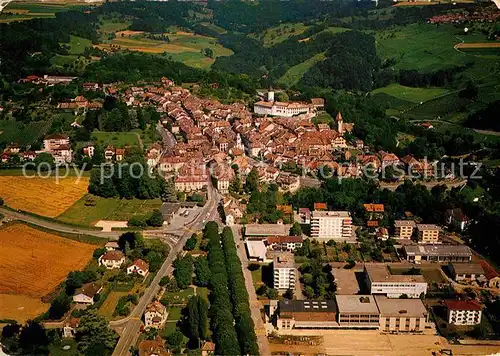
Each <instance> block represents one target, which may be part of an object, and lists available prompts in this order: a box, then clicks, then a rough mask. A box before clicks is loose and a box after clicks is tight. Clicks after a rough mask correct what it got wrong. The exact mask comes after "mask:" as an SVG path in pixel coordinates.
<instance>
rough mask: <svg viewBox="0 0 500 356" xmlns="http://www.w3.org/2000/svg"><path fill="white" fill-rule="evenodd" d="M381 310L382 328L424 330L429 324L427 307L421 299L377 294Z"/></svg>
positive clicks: (388, 329)
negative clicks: (392, 297) (390, 297)
mask: <svg viewBox="0 0 500 356" xmlns="http://www.w3.org/2000/svg"><path fill="white" fill-rule="evenodd" d="M375 301H376V302H377V306H378V310H379V311H380V330H381V331H386V332H422V331H424V329H425V327H426V326H427V325H428V315H429V313H428V312H427V309H425V306H424V304H423V303H422V301H421V300H420V299H389V298H387V297H385V296H381V295H377V296H375Z"/></svg>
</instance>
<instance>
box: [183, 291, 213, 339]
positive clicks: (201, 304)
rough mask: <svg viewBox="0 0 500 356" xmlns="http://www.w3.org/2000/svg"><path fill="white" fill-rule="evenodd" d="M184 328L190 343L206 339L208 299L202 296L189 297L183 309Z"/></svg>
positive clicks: (207, 336) (207, 334)
mask: <svg viewBox="0 0 500 356" xmlns="http://www.w3.org/2000/svg"><path fill="white" fill-rule="evenodd" d="M183 324H184V329H185V331H186V334H187V335H188V337H189V340H190V343H191V344H192V345H199V344H200V343H199V340H200V339H201V340H208V339H209V333H208V301H207V300H206V299H205V298H204V297H202V296H199V295H198V296H194V297H191V298H190V299H189V301H188V304H187V306H186V308H185V310H184V320H183Z"/></svg>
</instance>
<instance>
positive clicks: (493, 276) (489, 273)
mask: <svg viewBox="0 0 500 356" xmlns="http://www.w3.org/2000/svg"><path fill="white" fill-rule="evenodd" d="M479 263H480V264H481V267H483V270H484V275H485V277H486V280H487V281H488V287H490V288H500V274H498V272H497V270H496V269H495V268H494V267H493V266H492V265H490V264H489V263H488V262H486V261H485V260H481V261H479Z"/></svg>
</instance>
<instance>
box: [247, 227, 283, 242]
mask: <svg viewBox="0 0 500 356" xmlns="http://www.w3.org/2000/svg"><path fill="white" fill-rule="evenodd" d="M287 235H288V229H287V226H286V225H283V224H250V225H246V226H245V236H246V237H247V238H249V239H253V240H255V239H262V240H264V239H266V238H267V237H268V236H287Z"/></svg>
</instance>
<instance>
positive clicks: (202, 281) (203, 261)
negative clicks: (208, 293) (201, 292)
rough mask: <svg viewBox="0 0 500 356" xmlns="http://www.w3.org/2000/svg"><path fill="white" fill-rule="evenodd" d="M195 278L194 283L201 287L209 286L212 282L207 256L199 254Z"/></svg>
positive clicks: (195, 266)
mask: <svg viewBox="0 0 500 356" xmlns="http://www.w3.org/2000/svg"><path fill="white" fill-rule="evenodd" d="M194 271H195V274H196V276H195V279H194V284H196V285H197V286H199V287H207V286H208V285H209V284H210V277H211V276H212V272H211V271H210V264H209V263H208V259H207V258H206V257H205V256H203V255H202V256H198V257H197V258H196V260H195V262H194Z"/></svg>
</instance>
